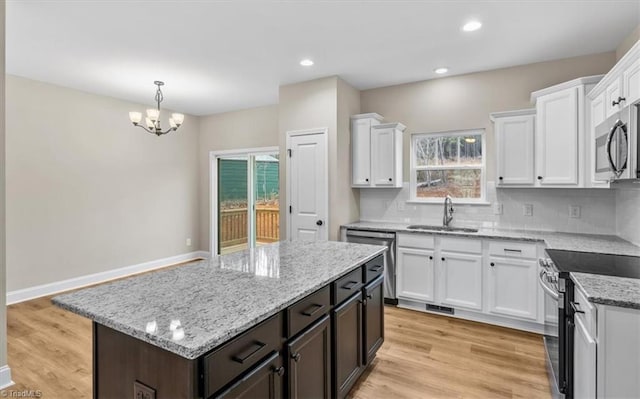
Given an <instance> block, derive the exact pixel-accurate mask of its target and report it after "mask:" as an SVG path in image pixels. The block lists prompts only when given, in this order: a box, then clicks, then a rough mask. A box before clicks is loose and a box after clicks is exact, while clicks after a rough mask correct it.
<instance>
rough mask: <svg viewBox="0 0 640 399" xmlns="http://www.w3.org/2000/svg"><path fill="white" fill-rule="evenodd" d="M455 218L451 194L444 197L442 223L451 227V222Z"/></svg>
mask: <svg viewBox="0 0 640 399" xmlns="http://www.w3.org/2000/svg"><path fill="white" fill-rule="evenodd" d="M452 220H453V200H452V199H451V196H450V195H447V196H446V197H444V216H443V218H442V225H443V226H444V227H449V223H451V221H452Z"/></svg>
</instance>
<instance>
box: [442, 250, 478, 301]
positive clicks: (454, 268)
mask: <svg viewBox="0 0 640 399" xmlns="http://www.w3.org/2000/svg"><path fill="white" fill-rule="evenodd" d="M438 280H439V283H440V286H439V288H440V303H441V304H443V305H445V306H450V307H464V308H468V309H475V310H482V256H481V255H472V254H462V253H455V252H446V251H442V252H441V258H440V273H439V276H438Z"/></svg>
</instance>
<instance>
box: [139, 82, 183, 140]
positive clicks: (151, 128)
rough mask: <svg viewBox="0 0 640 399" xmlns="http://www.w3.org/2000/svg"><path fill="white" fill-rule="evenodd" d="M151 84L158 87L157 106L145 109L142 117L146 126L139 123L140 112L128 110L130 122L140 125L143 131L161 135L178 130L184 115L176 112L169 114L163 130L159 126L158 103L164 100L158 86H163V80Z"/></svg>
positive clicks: (140, 118)
mask: <svg viewBox="0 0 640 399" xmlns="http://www.w3.org/2000/svg"><path fill="white" fill-rule="evenodd" d="M153 84H154V85H156V86H158V89H157V90H156V104H157V107H156V108H155V109H154V108H149V109H148V110H147V116H146V117H145V118H144V122H145V125H146V126H143V125H141V124H140V121H142V113H141V112H129V119H130V120H131V123H133V126H138V127H141V128H143V129H144V130H145V131H147V132H149V133H152V134H155V135H156V136H162V135H163V134H167V133H169V132H174V131H176V130H178V128H179V127H180V125H182V122H184V115H183V114H177V113H174V114H171V118H169V126H170V127H169V128H168V129H167V130H165V131H164V132H163V131H162V128H161V127H160V103H161V102H162V100H164V96H163V95H162V90H161V89H160V87H162V86H164V82H161V81H159V80H156V81H155V82H153Z"/></svg>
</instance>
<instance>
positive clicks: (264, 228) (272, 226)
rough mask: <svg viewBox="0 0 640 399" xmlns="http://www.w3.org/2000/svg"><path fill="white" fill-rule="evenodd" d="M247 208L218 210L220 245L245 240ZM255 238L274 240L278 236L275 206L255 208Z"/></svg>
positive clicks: (264, 240)
mask: <svg viewBox="0 0 640 399" xmlns="http://www.w3.org/2000/svg"><path fill="white" fill-rule="evenodd" d="M247 236H248V233H247V208H238V209H225V210H222V211H220V247H230V246H233V245H238V244H242V243H245V242H247ZM256 236H257V237H256V240H257V241H259V242H274V241H278V239H279V237H280V211H279V210H278V209H277V208H275V209H273V208H258V209H256Z"/></svg>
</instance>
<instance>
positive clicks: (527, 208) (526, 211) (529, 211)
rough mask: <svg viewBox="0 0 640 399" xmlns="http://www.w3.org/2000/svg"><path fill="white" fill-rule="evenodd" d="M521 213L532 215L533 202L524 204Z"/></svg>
mask: <svg viewBox="0 0 640 399" xmlns="http://www.w3.org/2000/svg"><path fill="white" fill-rule="evenodd" d="M522 214H523V215H524V216H533V204H524V205H523V206H522Z"/></svg>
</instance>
